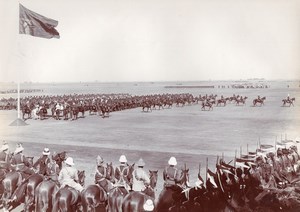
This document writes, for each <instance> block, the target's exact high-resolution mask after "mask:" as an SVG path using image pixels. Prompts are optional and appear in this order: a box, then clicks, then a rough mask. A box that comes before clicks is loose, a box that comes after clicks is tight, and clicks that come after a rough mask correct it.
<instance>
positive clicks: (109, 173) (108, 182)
mask: <svg viewBox="0 0 300 212" xmlns="http://www.w3.org/2000/svg"><path fill="white" fill-rule="evenodd" d="M113 183H114V167H113V165H112V162H111V163H107V164H106V176H105V178H102V180H101V181H100V182H97V184H98V185H99V186H100V187H102V188H103V189H104V190H105V192H106V193H107V192H108V191H109V190H111V189H112V188H113Z"/></svg>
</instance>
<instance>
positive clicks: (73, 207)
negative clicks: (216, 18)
mask: <svg viewBox="0 0 300 212" xmlns="http://www.w3.org/2000/svg"><path fill="white" fill-rule="evenodd" d="M78 180H79V184H80V185H82V186H83V185H84V181H85V171H78ZM80 201H81V200H80V194H79V192H78V191H76V190H75V189H74V188H72V187H69V186H65V187H63V188H60V189H59V190H58V191H57V193H56V194H55V196H54V198H53V208H52V212H59V211H61V212H67V211H69V212H73V211H77V209H78V204H79V203H80Z"/></svg>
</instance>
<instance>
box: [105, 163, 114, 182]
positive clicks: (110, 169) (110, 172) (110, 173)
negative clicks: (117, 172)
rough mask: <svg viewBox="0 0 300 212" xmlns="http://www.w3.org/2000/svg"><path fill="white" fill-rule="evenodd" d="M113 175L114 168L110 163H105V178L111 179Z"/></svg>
mask: <svg viewBox="0 0 300 212" xmlns="http://www.w3.org/2000/svg"><path fill="white" fill-rule="evenodd" d="M113 175H114V167H113V165H112V162H110V163H106V176H107V177H108V178H109V179H111V178H112V177H113Z"/></svg>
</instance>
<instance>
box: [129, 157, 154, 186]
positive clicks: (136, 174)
mask: <svg viewBox="0 0 300 212" xmlns="http://www.w3.org/2000/svg"><path fill="white" fill-rule="evenodd" d="M136 165H137V168H136V169H135V170H134V171H133V173H132V179H133V181H132V183H133V184H132V190H134V191H144V190H145V189H146V187H148V186H149V184H150V178H149V176H148V174H147V173H146V172H145V170H144V169H143V168H144V166H145V165H146V164H145V162H144V160H143V159H142V158H140V159H139V161H138V162H137V164H136Z"/></svg>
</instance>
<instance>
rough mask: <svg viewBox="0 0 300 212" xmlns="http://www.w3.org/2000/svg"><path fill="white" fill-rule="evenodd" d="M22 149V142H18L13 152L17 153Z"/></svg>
mask: <svg viewBox="0 0 300 212" xmlns="http://www.w3.org/2000/svg"><path fill="white" fill-rule="evenodd" d="M23 150H24V148H23V147H22V144H21V143H19V144H17V148H16V150H15V154H17V153H19V152H22V151H23Z"/></svg>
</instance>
